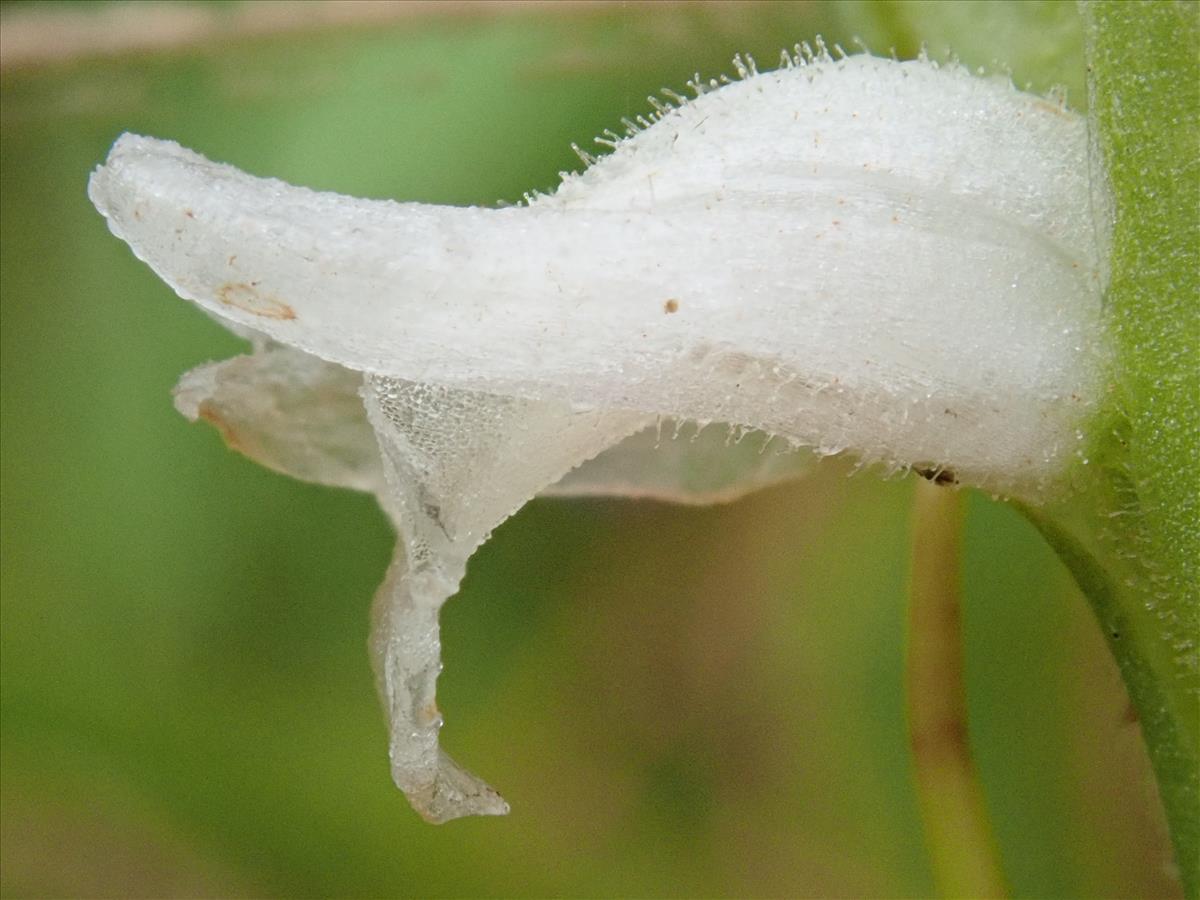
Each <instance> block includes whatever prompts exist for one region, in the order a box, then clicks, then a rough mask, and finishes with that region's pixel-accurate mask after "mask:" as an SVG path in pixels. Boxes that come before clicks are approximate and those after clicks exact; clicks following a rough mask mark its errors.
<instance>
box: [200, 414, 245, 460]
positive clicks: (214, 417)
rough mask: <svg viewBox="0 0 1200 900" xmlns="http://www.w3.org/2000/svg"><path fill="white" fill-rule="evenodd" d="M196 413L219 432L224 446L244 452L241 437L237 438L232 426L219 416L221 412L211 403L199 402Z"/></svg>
mask: <svg viewBox="0 0 1200 900" xmlns="http://www.w3.org/2000/svg"><path fill="white" fill-rule="evenodd" d="M196 413H197V415H199V416H200V418H201V419H203V420H204V421H205V422H207V423H208V424H209V425H211V426H212V427H213V428H215V429H217V431H218V432H220V434H221V439H222V440H224V441H225V446H227V447H228V448H229V449H230V450H235V451H237V452H238V453H243V452H245V451H244V450H243V449H242V441H241V438H239V437H238V434H237V432H236V431H234V430H233V426H232V425H230V424H229V423H228V422H226V421H225V420H224V419H222V418H221V414H220V413H218V412H217V411H216V410H215V409H214V408H213V407H212V404H210V403H208V402H204V403H201V404H200V405H199V407H197V409H196Z"/></svg>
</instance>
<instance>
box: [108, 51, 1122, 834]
mask: <svg viewBox="0 0 1200 900" xmlns="http://www.w3.org/2000/svg"><path fill="white" fill-rule="evenodd" d="M738 68H739V73H740V74H741V76H742V78H741V80H737V81H733V82H732V83H729V82H726V83H724V84H720V83H718V82H716V81H713V82H709V83H702V82H700V81H699V79H697V80H696V82H695V83H694V84H693V89H694V91H695V93H696V95H697V96H696V98H695V99H694V100H690V101H687V102H684V101H683V98H681V97H678V95H674V94H671V93H670V92H665V96H667V97H669V98H670V99H669V101H663V100H659V99H656V98H651V103H652V104H653V106H654V108H655V112H654V113H653V114H652V115H651V116H649V117H648V118H641V119H639V120H638V122H636V123H633V122H630V123H627V125H628V135H627V137H623V138H622V137H618V136H617V135H615V134H610V138H611V140H610V141H608V142H609V143H611V144H612V145H613V148H614V150H613V152H612V153H611V154H610V155H608V156H606V157H604V158H602V159H600V160H598V161H592V160H591V159H590V157H588V156H587V154H583V153H581V155H582V156H584V157H585V160H586V161H588V162H592V163H593V164H592V165H590V167H589V168H587V170H586V171H585V172H583V173H582V174H564V176H563V181H562V184H561V185H560V187H559V188H558V190H556V191H555V192H554V193H553V194H551V195H548V196H542V195H537V196H533V197H530V198H528V199H529V202H528V203H527V204H526V205H525V206H522V207H517V208H502V209H480V208H451V207H439V206H429V205H422V204H416V203H394V202H386V201H384V202H381V201H371V200H357V199H352V198H348V197H343V196H339V195H336V194H328V193H316V192H313V191H309V190H305V189H303V188H296V187H291V186H289V185H286V184H284V183H282V182H279V181H274V180H263V179H258V178H254V177H251V176H249V175H246V174H244V173H242V172H240V171H238V170H236V169H234V168H232V167H230V166H225V165H219V164H216V163H212V162H209V161H208V160H206V159H205V158H203V157H202V156H199V155H197V154H196V153H193V152H191V151H189V150H185V149H183V148H182V147H180V146H178V145H177V144H174V143H171V142H168V141H160V140H154V139H151V138H145V137H138V136H135V135H124V136H122V137H121V138H120V139H119V140H118V141H117V143H116V144H115V146H114V147H113V149H112V152H111V154H110V155H109V157H108V160H107V162H106V163H105V164H104V165H102V166H101V167H100V168H98V169H97V170H96V172H95V174H94V175H93V176H92V179H91V183H90V196H91V198H92V201H93V202H94V203H95V205H96V207H97V208H98V209H99V210H100V211H101V212H102V213H103V215H104V216H105V217H106V218H107V220H108V224H109V227H110V228H111V230H112V231H113V233H114V234H116V235H117V236H118V237H120V238H122V239H123V240H125V241H126V242H128V243H129V245H130V246H131V247H132V248H133V251H134V253H135V254H136V255H137V256H138V257H139V258H140V259H142V260H143V261H145V262H146V263H147V264H149V265H150V266H151V267H152V268H153V269H154V270H155V271H156V272H157V273H158V274H159V275H160V276H161V277H162V278H163V280H164V281H166V282H167V283H168V284H169V285H171V287H172V288H174V289H175V291H176V292H177V293H178V294H179V295H180V296H181V297H184V298H186V299H188V300H191V301H193V302H195V303H197V304H198V305H200V306H201V307H202V308H203V309H204V310H206V311H207V312H209V313H211V314H212V315H214V316H216V317H217V318H218V319H220V320H221V321H222V322H223V323H225V324H226V325H228V326H229V327H230V328H231V329H233V330H234V331H236V332H237V333H239V334H242V335H244V336H246V337H248V338H249V339H250V340H251V341H252V343H253V352H252V353H251V354H250V355H248V356H242V357H238V358H235V359H232V360H228V361H226V362H222V363H216V364H211V365H207V366H203V367H201V368H199V369H197V370H195V371H193V372H191V373H189V374H188V375H186V376H185V377H184V378H183V380H182V382H181V383H180V386H179V388H178V390H177V394H176V400H177V405H178V406H179V408H180V410H181V411H183V412H184V413H185V414H186V415H188V416H190V417H192V418H196V417H203V418H206V419H209V420H211V421H213V422H214V423H215V424H217V425H218V427H220V428H221V429H223V431H224V432H225V434H226V437H227V439H228V441H229V443H230V444H231V445H232V446H234V447H236V448H237V449H239V450H242V451H243V452H245V453H247V454H248V455H250V456H252V457H254V458H255V459H257V460H259V461H260V462H263V463H265V464H266V465H269V466H271V467H273V468H276V469H278V470H280V471H283V472H287V473H289V474H292V475H295V476H297V477H300V478H304V479H308V480H312V481H317V482H321V483H325V484H333V485H341V486H345V487H352V488H357V489H360V490H366V491H372V492H374V493H375V494H376V495H377V496H378V498H379V501H380V503H381V504H382V506H383V507H384V509H385V510H386V511H387V512H388V514H389V515H390V516H391V518H392V520H393V522H394V523H395V525H396V529H397V531H398V533H399V538H398V541H397V549H396V554H395V559H394V562H393V563H392V565H391V568H390V571H389V572H388V575H387V578H386V581H385V582H384V585H383V586H382V587H381V588H380V590H379V593H378V595H377V598H376V603H375V627H374V632H373V637H372V640H371V645H372V652H373V654H374V659H375V664H376V670H377V673H378V676H379V683H380V689H381V693H382V696H383V699H384V703H385V706H386V708H387V712H388V715H389V718H390V723H391V762H392V772H393V776H394V779H395V781H396V783H397V784H398V785H399V786H400V787H401V788H402V789H403V790H404V792H405V793H406V794H407V795H408V796H409V798H410V800H411V801H412V803H413V805H414V806H415V807H416V808H417V810H418V811H419V812H420V813H421V814H422V815H424V816H425V817H426V818H428V819H430V820H431V821H438V822H440V821H445V820H448V819H451V818H454V817H457V816H462V815H469V814H495V813H503V812H505V811H507V808H508V807H507V805H506V804H505V803H504V801H503V800H501V799H500V797H499V796H498V795H497V794H496V793H495V792H494V791H493V790H491V789H490V788H489V787H488V786H487V785H485V784H484V783H483V782H482V781H480V780H479V779H477V778H476V777H475V776H473V775H471V774H469V773H468V772H466V771H464V770H463V769H461V768H460V767H459V766H457V765H456V764H455V763H454V762H453V761H451V760H450V759H449V757H447V756H446V755H445V753H443V752H442V751H441V750H440V749H439V747H438V730H439V728H440V726H441V724H442V719H441V715H440V714H439V712H438V709H437V707H436V704H435V699H434V687H435V682H436V679H437V676H438V672H439V671H440V669H441V663H440V648H439V638H438V612H439V609H440V607H441V605H442V604H443V603H444V602H445V600H446V599H447V598H448V597H450V596H451V595H452V594H453V593H454V592H455V591H456V590H457V588H458V585H459V582H460V580H461V578H462V577H463V574H464V571H465V567H466V563H467V559H468V558H469V557H470V556H471V554H472V553H473V552H474V550H475V549H476V547H478V546H479V545H480V544H481V543H482V542H483V541H484V540H486V539H487V537H488V534H489V533H490V532H491V531H492V529H494V528H495V527H496V526H497V525H498V524H500V523H501V522H502V521H503V520H504V519H505V518H507V517H508V516H510V515H511V514H512V513H513V512H515V511H516V510H517V509H519V508H520V507H521V506H522V504H524V503H525V502H526V501H527V500H529V499H530V498H531V497H533V496H535V495H537V494H539V493H544V492H547V491H556V492H560V493H615V494H621V495H643V496H654V497H661V498H667V499H675V500H690V501H695V502H707V501H710V500H715V499H727V498H731V497H733V496H736V495H737V494H738V493H740V492H744V491H746V490H750V489H753V488H755V487H758V486H761V485H763V484H766V483H770V482H771V481H773V480H776V479H778V478H781V477H786V476H787V475H789V474H792V473H794V472H795V471H797V470H799V469H800V468H802V467H803V465H804V463H805V460H806V459H807V456H806V455H805V454H803V453H800V452H798V451H797V450H796V448H811V449H812V450H815V451H816V452H817V453H818V454H830V453H836V452H841V451H849V452H852V453H854V454H855V455H856V456H857V457H858V458H860V459H861V460H863V461H865V462H882V463H883V464H885V465H886V466H888V467H891V468H892V469H905V468H912V467H915V468H919V469H921V470H923V471H925V472H927V473H928V474H931V475H936V476H939V477H940V478H941V479H942V480H957V481H960V482H963V483H967V484H972V485H978V486H981V487H983V488H985V489H988V490H990V491H992V492H996V493H1004V494H1008V495H1015V496H1019V497H1021V498H1023V499H1024V500H1026V501H1031V502H1037V501H1038V500H1040V499H1042V498H1043V497H1045V496H1046V495H1047V494H1048V493H1052V492H1054V491H1056V490H1058V489H1059V487H1060V486H1061V484H1062V482H1063V480H1064V478H1065V477H1066V476H1065V473H1066V472H1067V470H1068V467H1069V465H1070V463H1071V462H1072V460H1073V459H1074V458H1075V456H1076V455H1077V454H1078V453H1080V452H1081V451H1080V448H1081V447H1082V446H1083V444H1082V437H1083V436H1082V433H1081V423H1082V422H1083V421H1084V419H1085V417H1086V412H1087V410H1088V409H1089V408H1091V407H1092V406H1093V405H1094V403H1095V401H1096V398H1097V394H1098V387H1097V372H1098V371H1099V360H1098V358H1097V357H1098V356H1099V352H1098V347H1099V345H1100V338H1099V330H1098V322H1099V316H1100V280H1101V273H1100V266H1099V260H1100V259H1101V254H1100V249H1101V248H1100V246H1099V244H1100V241H1099V238H1098V235H1097V230H1096V228H1095V227H1094V225H1093V221H1094V220H1093V210H1092V197H1091V195H1090V193H1089V189H1088V166H1087V158H1088V153H1087V136H1086V128H1085V124H1084V122H1083V120H1082V119H1081V118H1079V117H1077V116H1075V115H1074V114H1072V113H1070V112H1068V111H1067V110H1066V109H1065V108H1064V107H1063V105H1062V103H1061V102H1057V101H1054V100H1047V99H1045V98H1041V97H1036V96H1032V95H1029V94H1025V93H1021V92H1019V91H1017V90H1016V89H1014V88H1013V87H1012V85H1011V84H1010V83H1009V82H1008V81H1007V80H1006V79H997V78H983V77H977V76H976V75H973V74H971V73H969V72H967V71H965V70H964V69H962V68H960V67H957V66H949V67H938V66H937V65H935V64H933V63H930V62H928V61H926V60H919V61H914V62H896V61H894V60H887V59H879V58H875V57H872V56H869V55H861V56H853V57H848V58H840V59H837V60H835V59H832V58H830V56H829V55H828V54H826V53H824V51H823V49H821V50H820V51H819V52H817V53H815V54H814V53H812V52H809V51H807V48H801V49H798V51H797V53H796V55H795V56H794V57H793V56H791V55H788V54H785V55H784V65H783V67H782V68H781V69H779V70H778V71H774V72H768V73H763V74H759V73H758V72H756V71H755V70H754V68H753V64H752V63H751V64H749V65H748V66H747V65H743V64H742V63H741V61H740V60H739V61H738ZM664 421H667V422H668V423H669V424H668V426H667V428H666V433H663V429H662V423H663V422H664ZM687 422H695V423H699V425H701V426H703V425H706V424H707V423H712V422H715V423H724V425H725V426H726V427H720V428H716V427H714V428H707V429H704V430H701V431H700V432H699V437H698V439H695V440H688V441H673V440H672V439H671V437H672V431H673V430H675V428H676V426H675V425H674V424H670V423H687ZM730 428H733V429H736V431H737V433H738V434H739V435H741V434H750V435H751V437H750V438H749V439H748V440H746V441H742V442H737V441H730V440H729V435H730ZM768 442H770V446H767V444H768Z"/></svg>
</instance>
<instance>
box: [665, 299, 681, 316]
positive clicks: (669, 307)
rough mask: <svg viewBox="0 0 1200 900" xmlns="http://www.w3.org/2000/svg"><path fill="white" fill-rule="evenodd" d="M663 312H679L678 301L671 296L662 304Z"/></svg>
mask: <svg viewBox="0 0 1200 900" xmlns="http://www.w3.org/2000/svg"><path fill="white" fill-rule="evenodd" d="M663 312H665V313H667V314H668V315H670V314H671V313H675V312H679V301H678V300H676V299H675V298H674V297H672V298H671V299H670V300H668V301H667V302H666V303H664V304H663Z"/></svg>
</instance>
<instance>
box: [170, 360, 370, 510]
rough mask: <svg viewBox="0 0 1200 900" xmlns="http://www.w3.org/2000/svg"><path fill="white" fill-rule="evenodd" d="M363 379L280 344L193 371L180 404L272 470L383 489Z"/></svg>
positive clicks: (183, 382)
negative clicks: (363, 397) (368, 419)
mask: <svg viewBox="0 0 1200 900" xmlns="http://www.w3.org/2000/svg"><path fill="white" fill-rule="evenodd" d="M362 381H363V376H362V373H361V372H353V371H351V370H349V369H344V368H342V367H341V366H338V365H335V364H333V363H327V362H324V361H323V360H320V359H317V358H316V357H315V356H310V355H309V354H307V353H301V352H299V351H297V350H292V349H290V348H288V347H281V346H278V345H273V346H266V347H263V348H261V349H259V350H256V352H255V353H253V354H252V355H248V356H236V357H234V358H233V359H227V360H225V361H223V362H218V363H209V364H207V365H204V366H200V367H198V368H195V369H192V371H190V372H188V373H187V374H186V375H184V376H183V378H181V379H180V381H179V384H178V385H177V386H176V388H175V406H176V407H177V408H178V409H179V411H180V412H181V413H183V414H184V415H185V416H187V418H189V419H191V420H192V421H195V420H196V419H204V420H205V421H206V422H209V423H210V424H212V425H213V426H214V427H216V428H217V430H219V431H220V432H221V435H222V437H224V438H225V443H227V444H228V445H229V446H230V447H231V448H232V449H234V450H237V451H238V452H239V453H244V454H245V455H246V456H248V457H250V458H251V459H253V460H254V461H255V462H258V463H261V464H262V465H264V466H266V467H267V468H269V469H274V470H275V471H276V472H282V473H283V474H285V475H291V476H292V477H293V478H299V479H300V480H301V481H312V482H315V483H317V484H327V485H330V486H332V487H345V488H353V489H354V490H359V491H370V492H371V493H376V492H378V491H380V490H381V489H382V488H383V487H384V481H383V467H382V466H381V464H380V460H379V445H378V443H377V442H376V440H375V432H374V431H373V430H372V428H371V426H370V424H369V423H368V422H367V416H366V413H365V412H364V411H363V405H362V397H361V396H360V393H361V390H362Z"/></svg>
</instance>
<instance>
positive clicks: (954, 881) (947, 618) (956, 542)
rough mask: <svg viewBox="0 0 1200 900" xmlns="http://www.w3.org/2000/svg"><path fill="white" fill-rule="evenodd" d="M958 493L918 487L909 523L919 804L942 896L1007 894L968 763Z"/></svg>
mask: <svg viewBox="0 0 1200 900" xmlns="http://www.w3.org/2000/svg"><path fill="white" fill-rule="evenodd" d="M962 525H963V503H962V496H961V495H960V493H959V492H958V491H957V490H954V489H951V488H946V487H941V486H938V485H935V484H932V483H930V482H926V481H923V480H922V481H920V482H918V483H917V486H916V493H915V498H914V506H913V522H912V534H913V538H912V573H911V580H910V586H909V601H908V646H907V656H906V672H905V677H906V694H907V704H908V710H907V711H908V732H909V742H910V745H911V749H912V758H913V767H914V770H915V774H916V787H917V798H918V804H919V806H920V810H921V820H922V823H923V825H924V828H925V842H926V845H927V848H928V851H929V856H930V862H931V867H932V869H933V877H934V882H935V883H936V885H937V889H938V893H939V894H940V895H941V896H943V897H1004V896H1007V889H1006V887H1005V881H1004V876H1003V873H1002V870H1001V867H1000V859H999V854H998V852H997V850H996V843H995V840H994V839H993V837H992V831H991V824H990V822H989V820H988V816H987V807H986V804H985V802H984V796H983V788H982V786H981V785H980V783H979V778H978V775H977V773H976V770H975V764H974V762H973V760H972V758H971V746H970V741H969V739H968V734H967V700H966V687H965V681H964V677H963V652H962V602H961V586H960V585H961V575H960V571H959V570H960V558H961V543H962V538H961V535H962Z"/></svg>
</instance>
